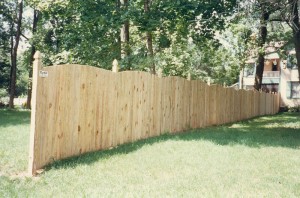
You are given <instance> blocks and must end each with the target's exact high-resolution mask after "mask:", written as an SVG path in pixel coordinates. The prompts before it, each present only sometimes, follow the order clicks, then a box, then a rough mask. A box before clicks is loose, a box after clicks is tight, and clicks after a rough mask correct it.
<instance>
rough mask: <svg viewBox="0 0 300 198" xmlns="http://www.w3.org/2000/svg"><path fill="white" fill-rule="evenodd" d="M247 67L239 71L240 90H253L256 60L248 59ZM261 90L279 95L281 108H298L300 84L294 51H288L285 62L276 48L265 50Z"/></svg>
mask: <svg viewBox="0 0 300 198" xmlns="http://www.w3.org/2000/svg"><path fill="white" fill-rule="evenodd" d="M246 64H247V67H246V68H245V69H244V70H242V71H241V73H240V80H239V86H240V89H248V90H249V89H250V90H252V89H254V88H253V86H254V77H255V73H256V71H255V69H256V60H255V59H249V60H248V61H247V62H246ZM262 90H263V91H265V92H277V93H280V97H281V104H280V105H281V106H289V107H294V106H300V83H299V75H298V70H297V65H296V57H295V51H290V52H289V54H288V58H287V60H282V59H281V58H280V56H279V54H278V53H277V52H276V47H269V48H267V50H266V55H265V65H264V72H263V80H262Z"/></svg>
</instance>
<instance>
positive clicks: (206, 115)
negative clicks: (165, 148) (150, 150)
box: [29, 53, 279, 174]
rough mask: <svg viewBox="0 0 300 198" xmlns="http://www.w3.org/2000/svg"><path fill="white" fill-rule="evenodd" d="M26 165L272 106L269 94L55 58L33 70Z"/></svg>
mask: <svg viewBox="0 0 300 198" xmlns="http://www.w3.org/2000/svg"><path fill="white" fill-rule="evenodd" d="M32 94H33V95H32V96H33V98H32V114H31V116H32V117H31V135H30V156H29V157H30V160H29V171H30V173H31V174H34V173H35V172H36V170H37V169H40V168H42V167H43V166H45V165H46V164H48V163H50V162H52V161H53V160H58V159H63V158H67V157H70V156H75V155H80V154H82V153H86V152H90V151H96V150H102V149H107V148H110V147H114V146H117V145H120V144H123V143H126V142H133V141H136V140H140V139H144V138H148V137H152V136H158V135H160V134H163V133H167V132H170V133H175V132H179V131H184V130H188V129H191V128H193V129H194V128H201V127H207V126H212V125H219V124H224V123H230V122H236V121H240V120H244V119H248V118H251V117H255V116H260V115H266V114H275V113H277V112H278V110H279V97H278V95H277V94H267V93H263V92H255V91H245V90H238V91H236V90H234V89H233V88H223V87H221V86H220V85H212V86H209V85H207V84H205V83H203V82H201V81H198V80H192V81H189V80H186V79H183V78H180V77H166V78H159V77H157V76H155V75H151V74H149V73H145V72H138V71H127V72H120V73H113V72H111V71H106V70H103V69H99V68H95V67H90V66H81V65H60V66H51V67H44V68H41V60H40V57H39V53H38V54H36V60H35V62H34V72H33V93H32Z"/></svg>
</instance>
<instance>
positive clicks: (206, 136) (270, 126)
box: [46, 113, 300, 169]
mask: <svg viewBox="0 0 300 198" xmlns="http://www.w3.org/2000/svg"><path fill="white" fill-rule="evenodd" d="M289 124H292V125H289ZM293 124H294V125H293ZM164 141H210V142H213V143H215V144H217V145H223V146H234V145H244V146H248V147H252V148H261V147H285V148H291V149H299V148H300V114H289V113H283V114H278V115H276V116H269V117H261V118H256V119H252V120H247V121H243V122H239V123H235V124H228V125H224V126H218V127H210V128H205V129H197V130H192V131H189V132H183V133H178V134H165V135H161V136H159V137H153V138H148V139H145V140H140V141H137V142H134V143H129V144H124V145H121V146H118V147H117V148H113V149H111V150H104V151H97V152H92V153H88V154H84V155H81V156H78V157H72V158H69V159H64V160H60V161H56V162H54V163H53V164H51V165H49V166H48V167H47V168H46V169H60V168H67V167H76V166H78V165H80V164H92V163H94V162H96V161H99V160H102V159H107V158H110V157H112V156H115V155H123V154H128V153H130V152H133V151H136V150H138V149H140V148H142V147H143V146H145V145H153V144H156V143H159V142H164Z"/></svg>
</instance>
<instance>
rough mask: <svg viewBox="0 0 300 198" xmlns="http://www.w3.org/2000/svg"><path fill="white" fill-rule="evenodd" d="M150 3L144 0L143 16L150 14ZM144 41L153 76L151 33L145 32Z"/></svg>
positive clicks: (148, 0)
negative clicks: (145, 41) (145, 40)
mask: <svg viewBox="0 0 300 198" xmlns="http://www.w3.org/2000/svg"><path fill="white" fill-rule="evenodd" d="M150 2H151V0H144V11H145V14H147V13H148V12H150ZM146 39H147V50H148V56H149V57H150V59H151V66H150V72H151V74H155V73H156V71H155V63H154V60H153V58H154V52H153V42H152V32H151V31H149V30H148V31H147V32H146Z"/></svg>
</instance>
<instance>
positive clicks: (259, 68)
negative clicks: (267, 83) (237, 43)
mask: <svg viewBox="0 0 300 198" xmlns="http://www.w3.org/2000/svg"><path fill="white" fill-rule="evenodd" d="M261 9H262V16H261V19H260V38H259V43H258V47H259V53H258V64H257V65H256V73H255V80H254V89H256V90H260V89H261V84H262V80H263V72H264V67H265V57H264V56H265V49H264V45H265V43H266V39H267V35H268V31H267V20H268V19H269V13H268V12H266V10H265V8H264V7H263V6H262V7H261Z"/></svg>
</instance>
